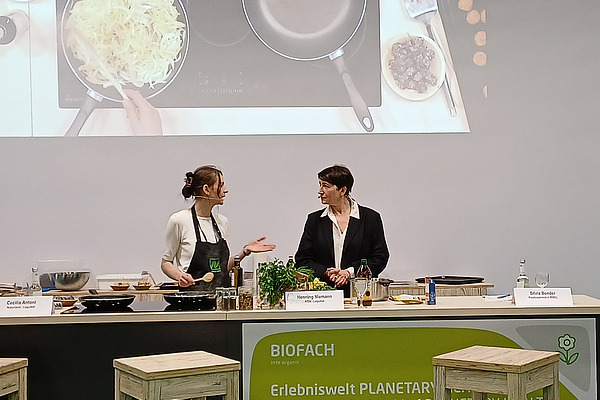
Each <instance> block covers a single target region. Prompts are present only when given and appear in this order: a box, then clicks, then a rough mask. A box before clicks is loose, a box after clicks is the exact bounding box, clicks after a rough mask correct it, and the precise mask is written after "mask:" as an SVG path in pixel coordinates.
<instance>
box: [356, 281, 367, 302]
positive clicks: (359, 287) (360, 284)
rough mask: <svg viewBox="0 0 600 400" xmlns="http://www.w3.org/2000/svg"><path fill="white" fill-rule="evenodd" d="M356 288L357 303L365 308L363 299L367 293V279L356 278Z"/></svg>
mask: <svg viewBox="0 0 600 400" xmlns="http://www.w3.org/2000/svg"><path fill="white" fill-rule="evenodd" d="M354 288H355V289H356V295H357V297H358V299H357V301H356V303H357V304H358V306H359V307H364V305H363V297H364V296H365V292H366V291H367V278H354Z"/></svg>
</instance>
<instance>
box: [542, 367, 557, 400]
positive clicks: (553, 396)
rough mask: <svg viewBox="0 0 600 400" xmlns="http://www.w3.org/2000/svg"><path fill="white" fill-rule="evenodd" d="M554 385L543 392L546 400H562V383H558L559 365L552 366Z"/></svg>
mask: <svg viewBox="0 0 600 400" xmlns="http://www.w3.org/2000/svg"><path fill="white" fill-rule="evenodd" d="M552 382H553V383H552V385H550V386H547V387H545V388H544V390H543V399H544V400H559V399H560V383H559V381H558V363H554V365H552Z"/></svg>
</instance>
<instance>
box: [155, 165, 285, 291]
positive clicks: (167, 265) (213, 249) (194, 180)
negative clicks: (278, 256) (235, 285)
mask: <svg viewBox="0 0 600 400" xmlns="http://www.w3.org/2000/svg"><path fill="white" fill-rule="evenodd" d="M227 192H228V191H227V188H226V187H225V182H224V180H223V174H222V172H221V171H220V170H218V169H217V168H215V167H213V166H203V167H200V168H197V169H196V170H195V171H194V172H188V173H186V179H185V186H184V187H183V189H182V191H181V193H182V194H183V197H185V198H186V199H188V198H190V197H194V199H195V200H194V205H193V206H192V207H191V208H189V209H185V210H182V211H179V212H177V213H175V214H173V215H171V217H170V218H169V223H168V225H167V234H166V236H165V249H164V251H163V257H162V263H161V268H162V270H163V272H164V273H165V274H166V275H167V276H169V277H170V278H171V279H174V280H176V281H177V282H178V284H179V286H180V287H181V288H185V289H187V290H211V291H214V289H215V288H217V287H221V286H222V287H228V286H230V278H229V271H231V269H232V267H233V257H230V252H229V246H228V245H227V237H228V220H227V218H225V217H224V216H223V215H219V214H217V215H216V216H215V215H213V213H212V209H213V207H214V206H216V205H222V204H223V202H224V199H225V195H226V194H227ZM264 239H265V238H264V237H263V238H260V239H257V240H254V241H252V242H250V243H248V244H247V245H245V246H244V248H243V249H242V251H241V252H239V253H238V254H237V255H236V256H237V257H239V258H240V260H241V259H243V258H244V257H246V256H248V255H249V254H250V253H260V252H265V251H270V250H273V249H274V248H275V245H273V244H266V243H263V240H264ZM208 272H212V273H213V274H214V278H213V280H212V281H211V282H202V281H200V282H197V283H196V282H194V280H195V279H198V278H201V277H203V276H204V275H205V274H206V273H208Z"/></svg>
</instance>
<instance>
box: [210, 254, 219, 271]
mask: <svg viewBox="0 0 600 400" xmlns="http://www.w3.org/2000/svg"><path fill="white" fill-rule="evenodd" d="M208 266H209V268H210V271H211V272H221V260H220V259H219V258H218V257H211V258H209V259H208Z"/></svg>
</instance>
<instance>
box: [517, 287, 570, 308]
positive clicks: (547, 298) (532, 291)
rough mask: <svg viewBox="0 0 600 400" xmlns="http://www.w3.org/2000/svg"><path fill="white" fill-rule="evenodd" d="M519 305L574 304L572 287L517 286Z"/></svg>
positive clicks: (550, 305) (547, 305)
mask: <svg viewBox="0 0 600 400" xmlns="http://www.w3.org/2000/svg"><path fill="white" fill-rule="evenodd" d="M513 290H514V298H515V305H516V306H517V307H552V306H559V307H560V306H572V305H573V296H572V295H571V288H543V289H542V288H515V289H513Z"/></svg>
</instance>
